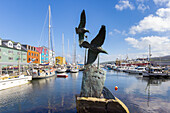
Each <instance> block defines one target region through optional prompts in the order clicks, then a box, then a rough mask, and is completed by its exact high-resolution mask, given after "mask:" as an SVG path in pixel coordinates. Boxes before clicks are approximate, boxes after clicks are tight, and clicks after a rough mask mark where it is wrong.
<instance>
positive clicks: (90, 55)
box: [86, 49, 99, 64]
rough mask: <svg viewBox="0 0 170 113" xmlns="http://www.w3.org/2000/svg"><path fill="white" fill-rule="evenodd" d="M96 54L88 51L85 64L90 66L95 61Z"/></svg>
mask: <svg viewBox="0 0 170 113" xmlns="http://www.w3.org/2000/svg"><path fill="white" fill-rule="evenodd" d="M98 54H99V53H98V52H94V51H92V50H90V49H89V50H88V57H87V63H86V64H92V63H93V62H94V61H95V60H96V58H97V55H98Z"/></svg>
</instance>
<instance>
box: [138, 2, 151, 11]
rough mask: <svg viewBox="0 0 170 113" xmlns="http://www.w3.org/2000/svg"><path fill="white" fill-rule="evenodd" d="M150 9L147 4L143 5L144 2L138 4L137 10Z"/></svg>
mask: <svg viewBox="0 0 170 113" xmlns="http://www.w3.org/2000/svg"><path fill="white" fill-rule="evenodd" d="M147 9H150V8H149V6H145V5H144V4H139V5H138V10H140V11H142V12H144V11H145V10H147Z"/></svg>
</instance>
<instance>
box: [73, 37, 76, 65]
mask: <svg viewBox="0 0 170 113" xmlns="http://www.w3.org/2000/svg"><path fill="white" fill-rule="evenodd" d="M73 37H74V63H75V64H76V41H75V34H73Z"/></svg>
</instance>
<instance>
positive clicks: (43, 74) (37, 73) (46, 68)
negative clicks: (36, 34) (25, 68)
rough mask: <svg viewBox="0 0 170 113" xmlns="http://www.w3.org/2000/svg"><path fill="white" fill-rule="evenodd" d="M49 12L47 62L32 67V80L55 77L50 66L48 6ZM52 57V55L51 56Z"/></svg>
mask: <svg viewBox="0 0 170 113" xmlns="http://www.w3.org/2000/svg"><path fill="white" fill-rule="evenodd" d="M48 10H49V25H48V28H49V29H48V62H47V63H45V64H44V65H41V66H37V67H33V69H32V70H33V72H32V73H33V74H32V77H33V79H42V78H48V77H52V76H54V75H55V69H54V68H53V67H52V66H50V65H49V64H50V41H51V23H50V21H51V8H50V5H49V7H48ZM52 57H53V55H52Z"/></svg>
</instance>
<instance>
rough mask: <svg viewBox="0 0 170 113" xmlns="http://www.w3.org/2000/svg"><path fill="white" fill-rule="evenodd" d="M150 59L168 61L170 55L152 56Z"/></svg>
mask: <svg viewBox="0 0 170 113" xmlns="http://www.w3.org/2000/svg"><path fill="white" fill-rule="evenodd" d="M151 61H170V55H168V56H163V57H153V58H151Z"/></svg>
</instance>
